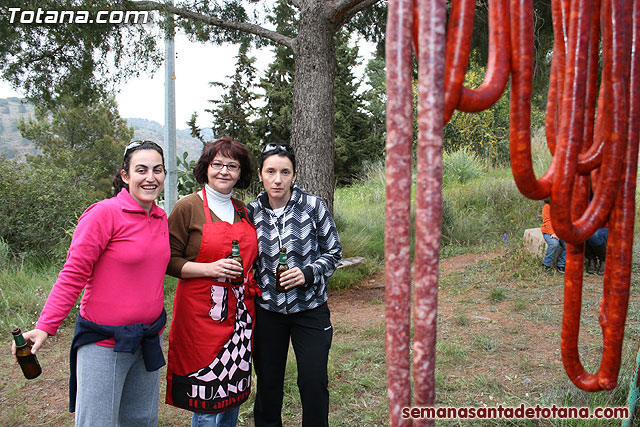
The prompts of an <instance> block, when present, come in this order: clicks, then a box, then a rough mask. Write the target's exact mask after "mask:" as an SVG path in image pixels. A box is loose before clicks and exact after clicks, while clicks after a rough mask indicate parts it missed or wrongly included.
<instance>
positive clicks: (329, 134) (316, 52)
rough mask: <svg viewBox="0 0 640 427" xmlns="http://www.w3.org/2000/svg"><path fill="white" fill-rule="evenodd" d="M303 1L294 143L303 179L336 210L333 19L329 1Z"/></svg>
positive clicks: (303, 183)
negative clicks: (334, 197) (326, 11)
mask: <svg viewBox="0 0 640 427" xmlns="http://www.w3.org/2000/svg"><path fill="white" fill-rule="evenodd" d="M301 3H302V7H301V13H300V20H301V22H300V25H299V29H300V33H299V34H298V36H297V37H296V43H295V55H294V56H295V67H296V72H295V80H294V83H293V114H292V116H293V118H292V123H291V144H292V145H293V147H294V149H295V151H296V160H297V162H298V164H297V168H298V183H299V184H300V185H301V186H302V187H304V188H305V189H307V190H308V191H309V192H311V193H313V194H315V195H318V196H320V197H322V198H324V199H325V200H326V202H327V205H328V206H329V209H330V210H331V212H333V190H334V175H333V162H334V139H335V131H334V122H333V120H334V117H333V116H334V105H333V104H334V101H333V82H334V79H335V75H336V54H335V49H334V46H333V34H334V24H333V23H332V22H331V21H330V20H329V19H327V17H326V13H325V10H324V9H325V7H326V5H325V1H323V0H322V1H317V0H315V1H311V0H309V1H302V2H301Z"/></svg>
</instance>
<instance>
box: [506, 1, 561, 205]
mask: <svg viewBox="0 0 640 427" xmlns="http://www.w3.org/2000/svg"><path fill="white" fill-rule="evenodd" d="M532 10H533V0H521V1H516V2H512V3H511V7H510V12H509V14H510V27H511V29H510V36H511V50H512V52H511V107H510V108H511V114H510V119H509V123H510V125H509V140H510V142H509V151H510V155H511V170H512V172H513V178H514V180H515V183H516V186H517V187H518V190H520V192H521V193H522V194H523V195H524V196H526V197H529V198H531V199H544V198H546V197H549V195H550V194H551V178H552V176H553V175H554V172H555V170H556V168H557V164H558V162H557V161H556V157H555V156H554V158H553V160H552V161H551V166H550V167H549V169H548V170H547V172H546V173H545V174H544V175H543V176H542V177H541V178H540V179H536V176H535V173H534V171H533V162H532V159H531V84H532V81H533V14H532V13H531V12H532Z"/></svg>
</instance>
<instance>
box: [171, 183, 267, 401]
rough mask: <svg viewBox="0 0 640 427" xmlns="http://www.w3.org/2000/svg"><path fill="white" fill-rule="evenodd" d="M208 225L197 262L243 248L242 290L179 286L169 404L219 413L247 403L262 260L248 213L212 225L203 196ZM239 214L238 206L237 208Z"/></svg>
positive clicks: (203, 283) (222, 285)
mask: <svg viewBox="0 0 640 427" xmlns="http://www.w3.org/2000/svg"><path fill="white" fill-rule="evenodd" d="M202 198H203V206H204V214H205V217H206V223H205V224H203V226H202V243H201V244H200V251H199V252H198V257H197V258H196V260H195V262H214V261H217V260H219V259H221V258H226V257H228V256H230V255H231V241H232V240H238V241H239V243H240V255H241V256H242V263H243V267H244V273H243V274H244V284H242V285H239V286H234V285H232V284H231V282H229V281H228V280H227V279H216V278H210V277H198V278H193V279H180V280H178V287H177V289H176V293H175V298H174V301H173V319H172V321H171V326H170V332H169V363H168V366H167V396H166V402H167V403H168V404H170V405H173V406H177V407H179V408H184V409H188V410H190V411H193V412H200V413H217V412H223V411H226V410H227V409H229V408H233V407H236V406H238V405H240V404H241V403H242V402H244V401H245V400H247V398H248V397H249V393H250V387H251V348H252V345H251V344H252V341H253V334H252V332H253V320H254V319H255V306H254V298H253V296H254V295H256V294H257V293H258V292H259V290H258V287H257V285H256V282H255V280H254V279H253V275H252V267H253V262H254V261H255V259H256V257H257V256H258V243H257V237H256V231H255V228H254V227H253V225H252V224H251V223H250V222H249V220H248V219H247V215H246V209H245V208H243V210H238V211H237V212H238V214H239V216H240V218H241V221H240V222H236V223H234V224H229V223H228V222H226V221H216V222H213V221H212V220H211V214H210V211H209V205H208V203H207V196H206V193H205V191H204V189H203V190H202ZM234 208H235V206H234Z"/></svg>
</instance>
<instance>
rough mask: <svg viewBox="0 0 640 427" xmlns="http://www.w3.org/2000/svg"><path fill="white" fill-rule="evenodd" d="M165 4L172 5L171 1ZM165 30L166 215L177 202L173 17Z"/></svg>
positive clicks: (168, 18) (171, 16)
mask: <svg viewBox="0 0 640 427" xmlns="http://www.w3.org/2000/svg"><path fill="white" fill-rule="evenodd" d="M167 3H169V4H173V0H168V1H167ZM167 21H168V22H167V24H168V27H167V30H166V32H165V51H164V56H165V61H164V67H165V74H164V97H165V108H164V150H165V162H166V164H167V178H166V181H165V183H164V202H165V207H164V208H165V211H166V212H167V215H169V214H170V213H171V210H172V209H173V207H174V206H175V204H176V201H177V200H178V170H177V169H178V166H177V162H176V75H175V74H176V66H175V58H176V53H175V46H174V40H173V39H174V34H175V28H174V21H173V15H168V16H167Z"/></svg>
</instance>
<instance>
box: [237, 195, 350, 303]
mask: <svg viewBox="0 0 640 427" xmlns="http://www.w3.org/2000/svg"><path fill="white" fill-rule="evenodd" d="M247 211H248V213H249V218H250V219H251V221H252V222H253V223H254V224H255V226H256V232H257V234H258V259H257V260H256V270H257V274H256V279H257V281H258V286H260V289H261V290H262V297H261V298H258V299H257V303H258V304H259V305H260V306H261V307H262V308H264V309H265V310H269V311H275V312H278V313H285V314H286V313H297V312H299V311H304V310H310V309H312V308H315V307H318V306H319V305H321V304H322V303H324V302H325V301H326V300H327V297H328V293H327V280H328V279H329V277H331V275H332V274H333V272H334V271H335V270H336V267H337V266H338V262H339V261H340V259H341V258H342V245H341V244H340V239H339V238H338V230H337V229H336V224H335V223H334V222H333V218H332V217H331V213H330V212H329V209H327V205H326V204H325V202H324V200H323V199H322V198H320V197H317V196H314V195H313V194H309V193H307V192H306V191H305V190H304V189H303V188H302V187H300V186H298V185H294V187H293V191H292V194H291V200H289V203H288V204H287V206H286V207H285V209H284V213H283V215H282V216H281V217H280V218H277V217H276V215H275V214H274V213H273V209H272V208H271V206H270V205H269V197H268V195H267V193H266V192H264V191H263V192H262V193H260V195H258V198H257V199H256V200H254V201H253V202H251V203H249V204H248V205H247ZM281 244H282V245H283V246H284V247H285V248H286V249H287V259H288V263H289V267H290V268H293V267H299V268H300V269H301V270H302V272H303V273H304V277H305V280H306V282H305V284H304V286H296V287H295V288H293V289H291V290H289V291H287V292H276V290H275V287H276V276H275V272H276V268H277V266H278V259H279V253H280V245H281Z"/></svg>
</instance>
